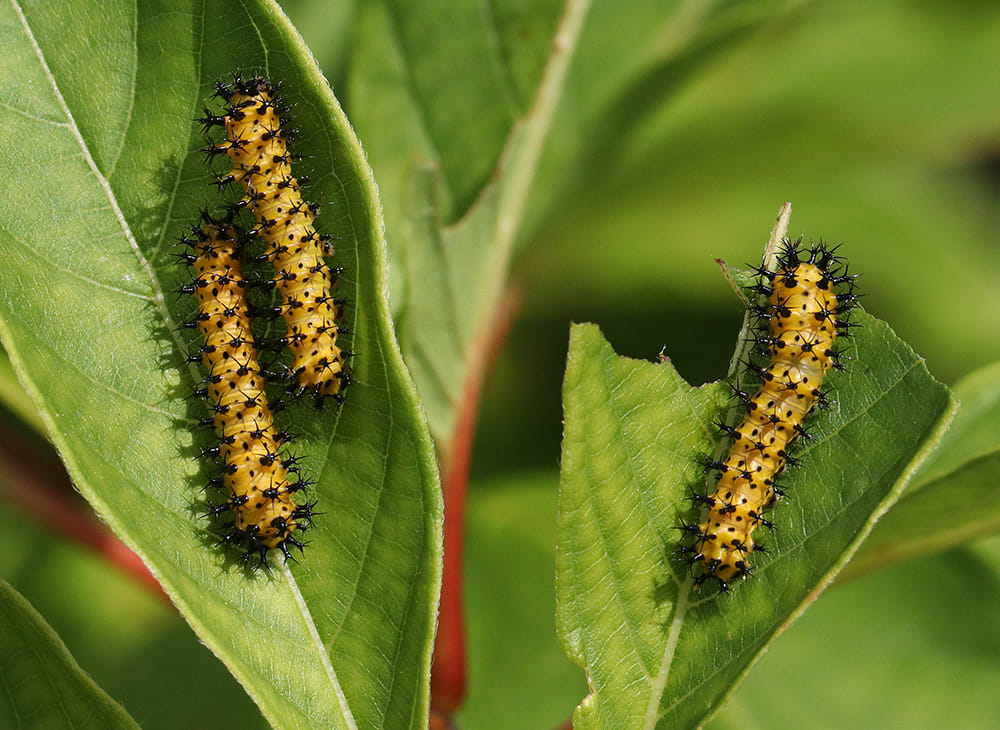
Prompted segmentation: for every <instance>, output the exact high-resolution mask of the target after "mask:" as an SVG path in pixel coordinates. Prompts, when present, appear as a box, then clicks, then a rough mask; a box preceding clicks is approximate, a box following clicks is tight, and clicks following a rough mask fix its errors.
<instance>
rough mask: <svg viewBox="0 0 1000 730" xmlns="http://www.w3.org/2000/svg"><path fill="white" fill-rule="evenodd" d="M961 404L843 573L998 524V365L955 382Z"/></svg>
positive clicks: (939, 547)
mask: <svg viewBox="0 0 1000 730" xmlns="http://www.w3.org/2000/svg"><path fill="white" fill-rule="evenodd" d="M954 393H955V397H956V398H957V399H958V400H959V402H960V403H961V404H962V408H961V410H959V412H958V415H957V416H956V417H955V421H954V422H953V423H952V425H951V428H949V429H948V431H947V433H945V435H944V437H943V438H942V439H941V444H940V446H938V448H937V450H936V451H934V452H933V453H932V454H931V455H930V457H929V458H928V459H927V461H925V462H924V464H923V465H922V466H921V468H920V471H919V472H917V474H916V476H914V478H913V483H912V484H911V485H910V487H909V488H908V489H907V490H906V492H905V493H904V494H903V497H902V499H900V500H899V502H898V503H897V504H895V505H894V506H893V508H892V509H891V510H890V511H889V513H888V514H887V515H886V516H885V519H883V520H882V521H881V522H879V524H878V526H877V527H876V528H875V530H874V531H873V532H872V535H871V537H869V538H868V540H866V541H865V544H864V545H863V546H862V548H861V550H860V551H859V554H858V556H857V557H856V558H855V559H854V560H853V561H851V564H850V565H849V566H848V567H847V569H846V570H845V571H844V575H843V576H842V577H843V578H849V577H853V576H855V575H858V574H860V573H863V572H867V571H869V570H874V569H876V568H879V567H883V566H885V565H887V564H892V563H897V562H900V561H903V560H909V559H912V558H915V557H918V556H920V555H926V554H929V553H932V552H937V551H940V550H945V549H947V548H950V547H954V546H956V545H960V544H962V543H964V542H967V541H969V540H974V539H976V538H979V537H983V536H985V535H989V534H991V533H994V532H996V531H997V529H998V528H1000V494H998V491H997V488H996V485H997V480H998V478H1000V363H994V364H992V365H989V366H987V367H985V368H982V369H981V370H977V371H976V372H974V373H972V374H971V375H969V376H968V377H966V378H965V379H963V380H962V381H961V382H960V383H958V384H957V385H956V386H955V389H954Z"/></svg>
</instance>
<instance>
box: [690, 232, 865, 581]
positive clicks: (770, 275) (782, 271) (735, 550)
mask: <svg viewBox="0 0 1000 730" xmlns="http://www.w3.org/2000/svg"><path fill="white" fill-rule="evenodd" d="M755 271H756V273H757V274H759V275H760V277H761V279H760V282H759V283H758V284H757V285H756V286H755V287H754V291H755V292H757V293H758V294H760V295H761V296H763V297H767V304H766V305H759V306H757V307H756V308H755V314H756V315H757V317H758V319H759V320H760V321H761V323H762V324H763V323H767V324H766V325H765V326H764V328H763V329H764V331H762V332H761V333H760V334H759V335H758V337H757V343H758V345H760V346H761V351H762V354H766V355H769V357H770V362H769V363H768V364H767V365H766V366H764V367H756V368H755V367H753V366H751V369H753V370H755V371H756V372H757V374H758V375H759V376H760V379H761V386H760V390H758V391H757V393H756V394H754V395H748V394H747V393H744V392H742V391H740V390H738V389H737V390H736V396H737V397H738V398H739V399H740V400H741V401H742V402H743V404H744V405H745V406H746V409H747V414H746V417H745V418H744V419H743V422H742V423H741V424H740V425H739V426H737V427H735V428H734V427H732V426H727V425H725V424H719V425H720V426H721V427H722V429H723V431H724V432H725V433H726V434H728V435H729V436H730V437H731V438H732V439H733V443H732V447H731V449H730V451H729V455H728V456H727V457H726V458H725V459H724V460H722V461H717V460H708V461H707V462H706V464H705V466H706V468H707V469H714V470H717V471H718V472H719V481H718V484H717V486H716V490H715V493H714V494H712V495H711V496H707V497H706V496H696V497H695V499H696V501H698V502H701V503H704V504H706V505H708V508H709V510H708V517H707V518H706V519H705V520H704V521H703V522H702V523H701V524H698V525H685V526H683V528H682V529H684V530H685V531H687V532H688V533H690V534H692V535H694V538H695V541H694V545H693V546H682V547H681V552H682V554H684V555H685V557H686V559H687V560H688V562H689V563H691V564H692V565H694V564H700V565H701V566H702V567H701V572H700V574H699V575H698V576H697V578H696V583H697V584H698V585H701V584H702V583H704V582H705V581H707V580H709V579H712V578H714V579H716V580H717V581H718V583H719V586H720V588H721V590H722V591H726V590H728V588H729V583H730V582H731V581H733V580H736V579H740V578H745V577H746V576H748V575H750V565H749V564H748V562H747V558H748V556H749V555H750V553H751V552H753V551H754V550H757V551H761V552H763V550H764V547H763V545H761V544H759V543H755V542H754V539H753V532H754V530H755V529H756V528H757V527H758V526H759V525H764V526H766V527H772V524H771V523H770V522H769V521H768V520H766V519H765V518H764V516H763V513H764V510H765V509H766V508H768V507H770V506H771V505H772V504H774V502H776V501H777V499H778V498H779V497H781V496H783V495H784V492H783V491H782V489H781V487H780V486H778V485H777V484H776V483H775V479H776V478H777V476H778V475H779V474H781V472H782V471H783V470H784V468H785V466H786V465H787V464H788V463H794V460H793V459H791V458H790V457H789V455H788V448H789V446H790V445H791V444H792V442H793V441H795V439H796V438H798V437H799V436H805V437H806V438H808V434H807V433H806V431H805V429H804V428H803V426H802V423H803V421H804V420H805V418H806V416H807V415H808V414H809V412H810V410H812V408H813V406H815V405H816V404H817V403H819V404H825V403H826V399H825V397H824V394H823V393H822V392H821V391H820V386H821V385H822V383H823V378H824V376H825V375H826V372H827V370H829V369H830V368H831V367H834V368H837V369H840V368H841V363H840V357H839V356H840V353H839V352H838V351H836V350H834V349H833V344H834V340H835V339H836V338H837V336H838V335H840V336H845V335H846V332H847V328H848V326H849V323H848V322H846V320H845V315H846V314H847V312H848V311H849V310H850V309H851V307H852V305H853V303H854V302H855V300H856V296H855V294H854V293H853V282H854V277H853V276H850V275H848V274H847V270H846V267H845V266H844V264H843V262H842V261H841V260H840V259H839V258H838V257H836V256H834V252H833V250H831V249H829V248H827V247H826V246H824V245H823V244H822V243H820V244H819V245H817V246H813V247H811V248H810V249H809V250H808V251H803V250H801V249H800V241H795V242H792V241H788V240H787V239H786V240H785V242H784V244H783V247H782V249H781V251H780V252H779V254H778V258H777V267H776V271H774V272H772V271H769V270H768V269H767V267H766V266H765V265H764V264H762V265H761V266H760V267H758V268H757V269H755ZM841 285H845V286H843V288H842V291H841V293H840V294H837V293H836V291H835V289H836V288H837V287H840V286H841Z"/></svg>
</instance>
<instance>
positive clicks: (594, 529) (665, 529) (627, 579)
mask: <svg viewBox="0 0 1000 730" xmlns="http://www.w3.org/2000/svg"><path fill="white" fill-rule="evenodd" d="M858 320H859V321H860V323H861V324H862V326H861V327H860V328H859V329H858V330H857V332H858V334H857V336H856V338H853V339H852V345H851V348H850V356H851V358H853V359H852V361H851V368H850V369H849V371H848V372H846V373H839V372H833V373H831V375H830V376H829V377H828V378H827V382H826V383H824V388H828V389H829V390H830V391H831V392H832V393H833V397H834V398H835V400H836V405H834V406H833V407H831V408H829V409H828V410H827V411H825V412H821V413H820V414H819V415H817V416H815V417H814V418H813V419H812V420H811V421H810V424H809V427H810V431H811V433H812V434H813V436H814V438H812V439H810V440H809V441H808V442H806V443H800V444H798V446H797V447H796V449H795V451H794V455H795V456H796V457H797V458H799V459H800V460H801V466H799V467H797V468H795V469H789V471H788V472H787V473H786V475H785V476H783V478H782V483H783V484H784V485H787V487H788V494H789V497H788V499H787V503H786V504H782V505H779V506H778V507H777V508H776V509H775V510H774V513H773V517H772V519H773V520H774V521H775V523H776V524H777V526H778V529H777V530H776V531H775V532H774V535H773V537H772V538H771V539H770V540H769V541H768V545H767V547H768V552H767V553H763V554H757V553H755V554H754V556H753V559H752V561H751V562H752V567H753V569H754V577H753V578H752V579H751V580H748V581H747V582H746V583H743V584H740V585H736V586H733V588H732V590H731V592H730V595H715V592H714V590H712V589H709V588H705V589H702V590H701V591H700V592H698V591H693V590H692V580H691V578H690V576H689V575H688V572H687V568H686V566H685V565H684V564H683V563H682V562H680V561H677V560H676V559H674V558H673V557H672V556H673V555H674V554H675V550H676V547H677V544H678V536H679V534H680V533H678V532H677V527H678V525H679V524H680V522H681V520H682V519H684V520H687V521H692V520H696V519H697V516H698V515H697V510H695V509H692V508H691V507H689V506H688V505H689V503H688V502H687V497H688V496H689V494H690V492H689V490H691V489H695V490H698V491H701V490H705V489H707V487H706V486H705V484H704V478H702V477H699V473H700V471H701V469H700V468H699V467H698V465H697V463H696V457H697V456H698V455H699V454H700V453H706V452H707V453H711V452H712V450H713V448H712V446H713V435H712V432H713V426H712V423H713V421H714V420H716V419H718V418H720V417H721V416H722V415H723V412H724V411H725V409H726V408H727V407H728V403H729V388H728V386H727V385H726V384H725V383H716V384H712V385H706V386H703V387H701V388H691V387H690V386H688V385H687V383H685V382H684V381H683V380H682V379H681V378H680V377H679V376H678V375H677V374H676V372H675V371H674V369H673V367H672V366H671V365H670V364H669V362H665V363H662V364H652V363H649V362H642V361H635V360H628V359H625V358H621V357H619V356H617V355H616V354H615V353H614V351H613V350H612V349H611V346H610V345H609V344H608V343H607V342H606V341H604V339H603V338H602V336H601V334H600V332H599V331H598V329H597V328H596V327H594V326H593V325H586V326H576V327H574V328H573V330H572V334H571V339H570V352H569V358H568V364H567V370H566V381H565V385H564V391H563V392H564V408H565V423H566V425H565V436H564V447H563V461H562V484H561V488H560V514H559V543H558V553H557V555H558V560H557V569H558V582H557V597H558V611H559V614H558V626H559V633H560V639H561V640H562V642H563V646H564V648H565V650H566V653H567V655H568V656H569V657H570V658H571V659H572V660H573V661H574V662H576V663H577V664H579V665H580V666H581V667H584V668H585V669H586V671H587V676H588V680H589V683H590V687H591V693H590V695H588V696H587V697H586V698H585V699H584V701H583V702H582V703H581V705H580V707H579V708H578V709H577V712H576V715H575V722H576V727H577V728H585V727H595V728H596V727H645V728H653V727H663V728H667V727H694V726H696V725H698V724H699V723H701V722H704V721H705V720H706V719H707V718H708V717H709V716H710V715H711V713H712V712H713V711H714V709H715V708H717V707H718V706H719V704H720V702H721V701H722V699H723V698H724V697H725V695H726V693H727V692H728V691H729V690H730V689H731V687H732V686H733V685H734V684H735V683H736V682H737V680H738V679H739V678H740V677H741V676H742V675H743V674H744V673H745V672H746V671H747V670H748V668H749V666H750V665H751V664H752V663H753V661H754V660H755V659H756V658H757V657H758V656H759V655H760V653H761V652H762V651H763V650H764V648H765V647H766V646H767V645H768V644H769V643H770V642H771V640H772V639H773V638H774V637H775V636H776V635H777V634H778V633H779V632H780V631H781V630H782V629H783V628H785V627H786V626H787V625H788V624H789V623H790V622H791V621H792V620H793V619H794V618H795V617H796V616H797V615H798V614H799V613H801V611H802V610H803V609H804V607H805V606H806V605H807V604H808V602H809V601H811V600H812V599H813V598H814V597H815V595H816V594H817V593H818V592H819V591H820V590H822V588H823V587H824V586H825V585H826V584H827V583H828V582H829V580H830V579H831V578H832V577H833V576H834V575H836V573H837V571H838V570H839V569H840V568H841V567H842V566H843V564H844V563H845V562H846V561H847V559H848V558H849V557H850V555H851V553H852V552H853V550H854V549H855V548H856V546H857V545H858V544H859V542H860V541H861V540H862V539H863V538H864V536H865V535H866V534H867V533H868V531H869V530H870V529H871V527H872V525H873V524H874V522H875V520H876V519H877V518H878V517H879V515H880V514H881V513H882V511H884V510H885V509H886V508H887V506H888V505H889V504H891V503H892V502H893V501H894V500H895V499H896V498H897V497H898V495H899V494H900V492H901V491H902V490H903V488H904V486H905V484H906V483H907V481H908V479H909V478H910V476H911V475H912V473H913V470H914V469H915V468H916V465H918V464H919V463H920V462H921V461H922V460H923V459H924V458H925V456H926V453H927V451H928V450H929V449H930V448H933V445H935V444H936V442H937V440H938V439H939V438H940V430H941V429H942V428H943V426H944V425H945V424H946V423H947V421H948V420H950V415H951V411H952V406H951V401H950V400H949V396H948V392H947V390H946V389H945V388H944V387H943V386H942V385H940V384H939V383H937V382H936V381H935V380H934V379H933V378H932V377H931V376H930V375H929V374H928V372H927V370H926V368H925V367H924V365H923V362H922V360H921V359H920V358H919V357H917V355H916V354H915V353H914V352H913V351H912V350H911V349H910V348H909V347H908V346H907V345H905V344H904V343H903V342H901V341H900V340H898V339H897V338H896V337H895V335H894V334H893V333H892V331H891V330H890V329H889V328H888V327H887V326H885V325H884V324H882V323H881V322H879V321H877V320H875V319H873V318H870V317H867V316H864V315H862V314H860V313H859V317H858ZM900 413H907V414H909V415H908V417H907V418H906V419H905V420H901V419H900V418H899V414H900Z"/></svg>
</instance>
